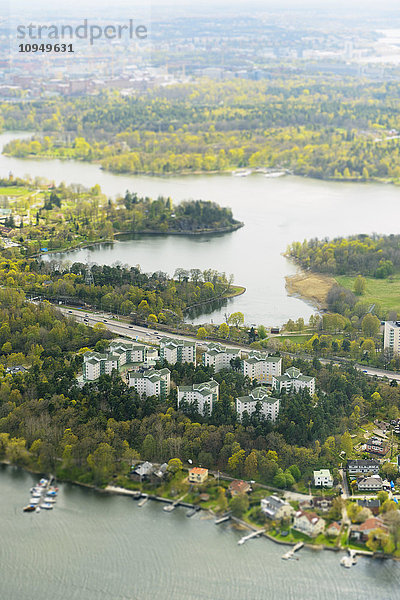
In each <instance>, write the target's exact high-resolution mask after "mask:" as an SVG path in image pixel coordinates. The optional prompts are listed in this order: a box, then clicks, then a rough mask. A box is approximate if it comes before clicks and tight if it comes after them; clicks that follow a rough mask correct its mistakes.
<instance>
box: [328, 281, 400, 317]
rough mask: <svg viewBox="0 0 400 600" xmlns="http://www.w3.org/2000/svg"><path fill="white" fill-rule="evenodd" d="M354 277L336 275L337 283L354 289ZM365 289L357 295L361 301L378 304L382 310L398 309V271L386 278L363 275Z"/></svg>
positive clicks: (399, 293) (399, 294)
mask: <svg viewBox="0 0 400 600" xmlns="http://www.w3.org/2000/svg"><path fill="white" fill-rule="evenodd" d="M354 280H355V277H348V276H345V275H343V276H340V277H336V281H337V282H338V284H339V285H342V286H343V287H346V288H349V289H350V290H351V291H353V290H354ZM365 281H366V289H365V293H364V294H363V295H362V296H359V298H360V300H361V301H362V302H369V303H370V304H375V303H376V304H379V305H380V306H381V307H382V308H383V309H384V310H399V309H400V273H396V274H395V275H392V276H391V277H390V278H388V279H375V278H374V277H365Z"/></svg>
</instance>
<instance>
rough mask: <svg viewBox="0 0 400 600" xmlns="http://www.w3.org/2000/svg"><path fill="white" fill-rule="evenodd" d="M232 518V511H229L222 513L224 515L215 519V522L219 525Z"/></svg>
mask: <svg viewBox="0 0 400 600" xmlns="http://www.w3.org/2000/svg"><path fill="white" fill-rule="evenodd" d="M231 518H232V513H231V512H227V513H225V514H224V515H222V517H219V519H215V521H214V523H215V524H216V525H219V524H220V523H225V521H229V520H230V519H231Z"/></svg>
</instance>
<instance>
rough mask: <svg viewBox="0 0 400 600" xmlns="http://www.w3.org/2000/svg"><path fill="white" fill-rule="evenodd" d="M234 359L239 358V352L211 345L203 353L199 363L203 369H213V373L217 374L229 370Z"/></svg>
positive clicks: (234, 349)
mask: <svg viewBox="0 0 400 600" xmlns="http://www.w3.org/2000/svg"><path fill="white" fill-rule="evenodd" d="M234 358H240V350H238V349H236V348H226V347H225V346H221V344H214V343H211V344H208V347H207V350H205V352H203V354H202V356H201V361H202V364H203V365H204V366H205V367H214V372H215V373H218V372H219V371H222V369H230V368H231V360H232V359H234Z"/></svg>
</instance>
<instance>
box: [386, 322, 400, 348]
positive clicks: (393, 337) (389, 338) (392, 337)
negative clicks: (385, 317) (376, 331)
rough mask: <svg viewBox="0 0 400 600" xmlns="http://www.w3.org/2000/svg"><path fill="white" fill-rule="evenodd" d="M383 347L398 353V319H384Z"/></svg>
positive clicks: (399, 337)
mask: <svg viewBox="0 0 400 600" xmlns="http://www.w3.org/2000/svg"><path fill="white" fill-rule="evenodd" d="M383 347H384V349H385V350H390V351H391V352H393V354H400V321H385V329H384V335H383Z"/></svg>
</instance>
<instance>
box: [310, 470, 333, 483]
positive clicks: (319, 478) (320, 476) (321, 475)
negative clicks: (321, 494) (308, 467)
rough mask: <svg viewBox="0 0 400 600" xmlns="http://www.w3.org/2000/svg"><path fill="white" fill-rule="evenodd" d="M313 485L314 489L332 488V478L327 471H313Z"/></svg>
mask: <svg viewBox="0 0 400 600" xmlns="http://www.w3.org/2000/svg"><path fill="white" fill-rule="evenodd" d="M314 485H315V486H316V487H328V488H331V487H332V486H333V477H332V475H331V472H330V470H329V469H320V471H314Z"/></svg>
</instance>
